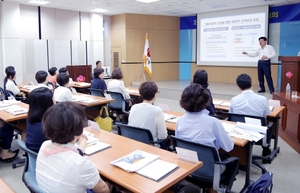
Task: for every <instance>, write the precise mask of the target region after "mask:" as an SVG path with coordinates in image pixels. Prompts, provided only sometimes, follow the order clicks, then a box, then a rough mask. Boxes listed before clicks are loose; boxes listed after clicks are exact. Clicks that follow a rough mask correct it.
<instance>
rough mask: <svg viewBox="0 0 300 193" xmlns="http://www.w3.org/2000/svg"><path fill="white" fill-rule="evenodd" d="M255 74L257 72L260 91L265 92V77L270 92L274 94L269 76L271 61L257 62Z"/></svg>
mask: <svg viewBox="0 0 300 193" xmlns="http://www.w3.org/2000/svg"><path fill="white" fill-rule="evenodd" d="M257 72H258V81H259V87H260V90H263V91H264V90H265V81H264V76H266V80H267V83H268V87H269V89H270V92H274V87H273V80H272V76H271V61H270V60H259V61H258V67H257Z"/></svg>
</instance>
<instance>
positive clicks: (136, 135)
mask: <svg viewBox="0 0 300 193" xmlns="http://www.w3.org/2000/svg"><path fill="white" fill-rule="evenodd" d="M115 125H116V126H118V129H119V130H118V134H119V135H122V136H124V137H127V138H130V139H133V140H136V141H140V142H142V143H146V144H151V145H154V144H159V145H160V148H162V149H166V150H168V148H169V146H170V140H169V139H168V138H167V139H163V140H157V141H154V140H153V136H152V134H151V132H150V131H149V130H147V129H143V128H138V127H132V126H129V125H126V124H122V123H119V122H116V123H115Z"/></svg>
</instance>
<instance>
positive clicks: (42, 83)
mask: <svg viewBox="0 0 300 193" xmlns="http://www.w3.org/2000/svg"><path fill="white" fill-rule="evenodd" d="M47 76H48V73H47V72H46V71H44V70H39V71H37V72H36V73H35V80H36V81H37V83H38V85H37V87H36V88H39V87H45V88H48V89H53V87H52V88H50V87H48V86H47V85H46V83H47V81H48V80H47Z"/></svg>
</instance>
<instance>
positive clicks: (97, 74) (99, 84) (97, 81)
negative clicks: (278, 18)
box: [91, 68, 107, 92]
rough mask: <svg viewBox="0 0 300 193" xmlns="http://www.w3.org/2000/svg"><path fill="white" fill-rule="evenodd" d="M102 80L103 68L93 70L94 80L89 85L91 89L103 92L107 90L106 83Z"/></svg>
mask: <svg viewBox="0 0 300 193" xmlns="http://www.w3.org/2000/svg"><path fill="white" fill-rule="evenodd" d="M103 78H104V69H103V68H96V69H95V70H94V79H93V82H92V84H91V88H95V89H100V90H102V91H103V92H104V91H106V90H107V87H106V83H105V81H104V80H103Z"/></svg>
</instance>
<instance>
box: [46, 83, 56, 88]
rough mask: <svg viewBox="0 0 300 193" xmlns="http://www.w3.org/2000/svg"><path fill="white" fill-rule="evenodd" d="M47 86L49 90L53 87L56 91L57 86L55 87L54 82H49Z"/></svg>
mask: <svg viewBox="0 0 300 193" xmlns="http://www.w3.org/2000/svg"><path fill="white" fill-rule="evenodd" d="M46 85H47V86H48V87H49V88H51V87H52V89H56V86H54V84H53V83H52V82H47V83H46Z"/></svg>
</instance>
